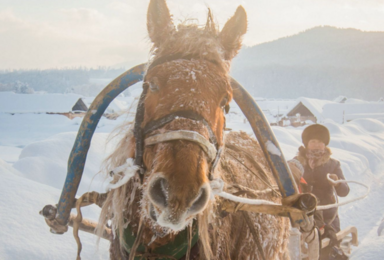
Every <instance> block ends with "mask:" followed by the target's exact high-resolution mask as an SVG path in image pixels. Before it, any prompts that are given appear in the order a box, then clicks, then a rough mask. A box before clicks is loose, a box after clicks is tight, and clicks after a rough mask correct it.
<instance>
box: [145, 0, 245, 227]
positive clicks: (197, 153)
mask: <svg viewBox="0 0 384 260" xmlns="http://www.w3.org/2000/svg"><path fill="white" fill-rule="evenodd" d="M147 27H148V33H149V37H150V39H151V41H152V42H153V57H152V59H151V63H149V67H148V70H147V73H146V75H145V79H144V83H143V87H144V89H146V95H145V99H144V100H143V108H144V115H143V121H142V123H141V127H142V128H143V129H147V130H146V132H145V134H144V138H145V141H146V144H145V146H144V152H143V164H144V167H145V169H146V174H145V178H144V194H143V198H142V201H141V205H142V210H143V213H144V215H145V216H146V217H147V218H150V219H152V220H153V221H155V222H157V224H159V225H160V226H161V227H166V228H169V229H171V230H173V231H179V230H182V229H184V228H185V227H186V226H187V225H188V224H190V223H191V220H192V219H193V218H194V217H196V215H197V214H199V213H201V212H203V211H204V209H206V208H207V205H208V204H209V201H210V196H211V195H210V186H209V176H210V175H211V174H212V173H211V172H210V171H211V170H212V165H213V164H214V161H215V160H216V161H217V159H218V155H217V153H218V151H219V150H220V147H222V145H223V131H224V127H225V117H224V115H225V110H226V108H228V104H229V102H230V101H231V99H232V89H231V85H230V78H229V64H230V62H231V60H232V59H233V58H234V56H235V55H236V54H237V53H238V51H239V49H240V48H241V38H242V36H243V34H244V33H245V32H246V29H247V18H246V13H245V10H244V9H243V7H241V6H239V7H238V8H237V10H236V12H235V14H234V16H233V17H232V18H230V19H229V20H228V21H227V23H226V24H225V26H224V27H223V29H222V30H221V31H219V30H217V28H216V25H215V23H214V22H213V19H212V15H211V13H210V11H209V14H208V19H207V23H206V25H205V26H197V25H191V24H181V25H178V26H177V28H176V27H175V25H174V24H173V22H172V16H171V15H170V13H169V10H168V7H167V5H166V3H165V0H151V2H150V4H149V8H148V16H147ZM167 134H168V135H167ZM186 135H189V137H188V138H187V137H186ZM175 136H181V137H180V138H176V137H175ZM199 138H200V139H204V140H205V141H204V140H201V141H196V140H195V139H199ZM149 139H151V140H152V142H150V141H148V140H149ZM153 140H155V141H153ZM205 143H208V144H205ZM210 147H211V148H212V147H213V148H214V149H213V150H214V156H212V149H210Z"/></svg>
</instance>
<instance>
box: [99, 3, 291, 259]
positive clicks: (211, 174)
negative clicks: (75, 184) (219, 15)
mask: <svg viewBox="0 0 384 260" xmlns="http://www.w3.org/2000/svg"><path fill="white" fill-rule="evenodd" d="M171 17H172V16H171V15H170V13H169V10H168V7H167V5H166V3H165V0H151V1H150V4H149V8H148V16H147V26H148V33H149V37H150V39H151V40H152V42H153V57H154V58H153V60H152V61H151V63H150V65H149V67H148V70H147V73H146V75H145V78H144V83H143V89H144V90H143V93H145V95H144V94H143V95H142V101H143V102H142V105H139V107H138V112H137V113H138V116H136V117H137V118H136V120H137V121H136V127H135V134H133V132H132V131H129V132H127V134H126V135H125V137H124V138H122V141H121V142H120V144H119V145H118V147H117V149H116V150H115V152H114V153H113V154H112V155H111V156H110V157H109V159H108V162H109V166H110V169H111V170H112V169H114V168H116V167H119V166H121V165H123V164H124V163H125V162H126V161H127V159H129V158H134V160H135V161H136V162H139V164H141V163H142V166H143V169H145V173H144V176H143V184H141V180H140V177H139V176H138V175H139V174H137V175H136V177H134V178H132V179H131V180H130V181H129V182H127V183H126V184H124V185H122V186H120V187H118V188H115V189H111V190H110V192H109V194H108V197H107V200H106V201H105V203H104V205H103V208H102V213H101V217H100V221H99V225H100V226H105V225H106V223H107V222H108V221H111V223H112V229H113V233H114V237H113V238H112V239H111V250H110V252H111V255H110V256H111V259H128V258H130V259H133V257H134V256H136V257H139V256H144V258H150V257H157V258H159V259H167V258H168V259H187V258H191V259H192V258H193V259H245V258H247V259H262V254H264V257H265V259H284V257H285V251H286V247H287V238H288V228H289V222H288V219H282V218H279V217H275V216H271V215H263V214H256V213H246V214H245V213H241V212H237V213H233V214H228V213H225V212H223V211H222V210H221V202H222V201H221V199H219V198H216V199H215V198H214V196H213V195H212V194H211V188H210V185H209V181H210V179H212V178H221V179H223V180H224V181H225V182H226V183H231V184H239V185H243V186H246V187H249V188H252V189H266V188H268V187H269V186H272V185H275V183H274V180H273V177H272V174H271V172H269V167H268V166H267V162H266V160H265V158H264V155H263V154H262V152H261V149H260V148H259V146H258V144H257V142H256V141H255V140H254V139H251V138H250V137H249V136H248V135H246V134H245V133H230V134H227V135H226V136H225V137H224V127H225V117H224V115H225V110H227V109H228V108H229V106H228V104H229V102H230V101H231V99H232V89H231V85H230V80H229V64H230V62H231V60H232V59H233V58H234V57H235V56H236V54H237V53H238V51H239V49H240V48H241V39H242V36H243V35H244V33H245V32H246V29H247V18H246V12H245V10H244V8H243V7H241V6H239V7H238V8H237V10H236V12H235V14H234V16H233V17H232V18H230V19H229V20H228V22H227V23H226V24H225V26H224V27H223V29H222V30H221V31H218V30H217V26H216V25H215V23H214V21H213V18H212V15H211V13H210V11H209V14H208V19H207V22H206V25H205V26H204V27H199V26H197V25H191V24H180V25H179V26H178V27H177V29H176V28H175V26H174V24H173V22H172V19H171ZM140 114H142V115H140ZM140 135H142V136H143V137H142V138H143V139H142V142H137V138H140ZM135 137H136V138H135ZM224 139H225V143H226V148H225V149H224ZM141 143H142V144H143V145H142V146H141ZM141 148H142V149H141ZM141 150H143V152H142V153H141V152H140V151H141ZM220 151H223V152H222V153H221V152H220ZM220 154H221V156H220ZM249 154H251V155H252V156H247V155H249ZM141 157H142V161H141V160H140V158H141ZM220 157H221V158H220ZM249 158H255V159H256V160H257V161H258V162H256V161H253V160H252V159H249ZM219 159H220V160H219ZM217 161H219V163H217V164H216V163H215V162H217ZM239 162H241V163H239ZM215 164H216V166H217V167H215ZM255 164H258V165H259V166H260V165H261V167H259V170H257V169H258V168H257V167H254V165H255ZM246 166H247V167H246ZM247 168H248V170H247ZM250 169H253V171H252V170H251V171H250ZM263 169H264V170H263ZM119 176H120V175H119V174H116V173H115V177H114V178H115V182H117V181H119ZM262 199H268V200H271V201H274V202H280V198H279V197H278V196H276V195H274V194H273V193H270V194H267V193H266V194H264V195H262ZM250 225H251V226H250ZM252 230H253V232H251V231H252ZM255 231H256V233H257V237H255V235H254V234H255ZM257 239H259V240H260V241H261V243H259V244H261V245H262V246H263V248H262V250H260V249H257V247H256V242H255V241H256V240H257ZM196 241H197V242H196ZM261 251H262V252H261ZM137 259H139V258H137Z"/></svg>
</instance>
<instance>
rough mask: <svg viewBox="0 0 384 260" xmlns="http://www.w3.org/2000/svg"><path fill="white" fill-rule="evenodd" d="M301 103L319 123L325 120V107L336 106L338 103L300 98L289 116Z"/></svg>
mask: <svg viewBox="0 0 384 260" xmlns="http://www.w3.org/2000/svg"><path fill="white" fill-rule="evenodd" d="M300 103H301V104H302V105H304V106H305V107H306V108H308V110H309V111H311V113H312V114H313V115H314V116H315V117H316V118H317V120H318V121H322V120H324V117H323V107H324V106H325V105H326V104H331V103H334V104H336V102H333V101H329V100H322V99H315V98H306V97H300V98H298V99H297V101H296V103H295V104H294V105H293V106H292V108H291V109H289V110H288V112H287V114H289V113H290V112H291V111H292V110H293V109H295V108H296V107H297V106H298V105H299V104H300Z"/></svg>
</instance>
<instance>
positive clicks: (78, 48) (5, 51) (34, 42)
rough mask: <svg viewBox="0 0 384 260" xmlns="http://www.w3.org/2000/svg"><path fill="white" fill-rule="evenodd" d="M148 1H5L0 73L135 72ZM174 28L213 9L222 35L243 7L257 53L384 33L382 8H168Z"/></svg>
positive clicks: (374, 4)
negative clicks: (307, 38)
mask: <svg viewBox="0 0 384 260" xmlns="http://www.w3.org/2000/svg"><path fill="white" fill-rule="evenodd" d="M148 3H149V1H147V0H145V1H142V0H140V1H139V0H127V1H105V0H104V1H103V0H77V1H73V0H72V1H48V0H36V1H29V0H1V1H0V49H1V52H0V61H1V62H0V69H3V70H4V69H47V68H64V67H79V66H85V67H98V66H115V67H119V66H120V67H131V66H133V65H136V64H138V63H141V62H145V61H146V60H147V59H148V52H149V49H150V42H149V39H148V37H147V30H146V11H147V6H148ZM167 4H168V6H169V8H170V12H171V13H172V14H173V19H174V22H175V23H176V24H177V23H180V21H184V20H186V19H190V18H192V17H193V18H197V19H198V23H199V24H204V23H205V17H206V15H207V8H208V7H209V8H211V9H212V11H213V14H214V16H215V19H216V21H217V22H218V25H219V27H220V28H222V26H223V24H224V23H225V22H226V21H227V20H228V19H229V18H230V17H231V16H232V15H233V14H234V12H235V10H236V8H237V6H238V5H243V6H244V8H245V9H246V11H247V14H248V32H247V34H246V35H245V37H244V45H246V46H253V45H256V44H259V43H263V42H268V41H273V40H276V39H278V38H282V37H285V36H289V35H293V34H297V33H299V32H301V31H304V30H306V29H309V28H313V27H315V26H322V25H330V26H334V27H338V28H357V29H360V30H363V31H384V1H378V0H365V1H357V0H332V1H331V0H310V1H308V0H305V1H304V0H284V1H283V0H279V1H278V0H252V1H251V0H243V1H230V0H220V1H219V0H211V1H209V0H205V1H202V0H196V1H193V2H191V1H187V0H168V1H167Z"/></svg>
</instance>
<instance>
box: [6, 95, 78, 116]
mask: <svg viewBox="0 0 384 260" xmlns="http://www.w3.org/2000/svg"><path fill="white" fill-rule="evenodd" d="M81 97H82V96H80V95H77V94H16V93H13V92H0V113H47V112H51V113H66V112H70V111H71V110H72V107H73V106H74V105H75V104H76V102H77V101H78V100H79V98H81Z"/></svg>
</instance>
